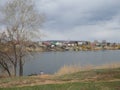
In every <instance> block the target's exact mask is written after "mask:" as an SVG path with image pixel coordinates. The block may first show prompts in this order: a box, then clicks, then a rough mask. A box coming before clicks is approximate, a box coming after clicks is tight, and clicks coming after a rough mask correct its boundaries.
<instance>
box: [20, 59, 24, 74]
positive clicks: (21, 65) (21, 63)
mask: <svg viewBox="0 0 120 90" xmlns="http://www.w3.org/2000/svg"><path fill="white" fill-rule="evenodd" d="M19 76H23V62H22V58H20V60H19Z"/></svg>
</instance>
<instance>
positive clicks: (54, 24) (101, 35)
mask: <svg viewBox="0 0 120 90" xmlns="http://www.w3.org/2000/svg"><path fill="white" fill-rule="evenodd" d="M2 1H4V0H2ZM35 2H36V6H37V9H38V10H39V12H41V13H44V14H45V16H46V19H45V22H44V24H43V26H42V27H41V28H40V31H41V32H42V33H44V34H45V36H44V37H43V38H42V39H43V40H87V41H88V40H90V41H94V40H98V41H102V40H107V41H110V42H120V0H35Z"/></svg>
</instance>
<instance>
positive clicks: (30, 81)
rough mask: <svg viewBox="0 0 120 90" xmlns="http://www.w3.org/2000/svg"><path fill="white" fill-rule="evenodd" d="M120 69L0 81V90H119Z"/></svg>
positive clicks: (3, 79)
mask: <svg viewBox="0 0 120 90" xmlns="http://www.w3.org/2000/svg"><path fill="white" fill-rule="evenodd" d="M119 83H120V67H119V68H111V69H92V70H88V71H79V72H75V73H71V74H65V75H38V76H27V77H20V78H17V77H16V78H2V79H0V90H16V89H17V90H79V89H82V90H120V85H119Z"/></svg>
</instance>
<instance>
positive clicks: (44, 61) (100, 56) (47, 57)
mask: <svg viewBox="0 0 120 90" xmlns="http://www.w3.org/2000/svg"><path fill="white" fill-rule="evenodd" d="M117 62H120V51H119V50H106V51H79V52H43V53H34V55H33V56H30V57H27V60H26V63H25V65H24V75H29V74H31V73H37V74H39V73H40V72H41V71H43V72H44V73H49V74H52V73H55V72H57V71H58V70H59V69H60V67H62V66H64V65H72V64H75V65H81V66H86V65H95V66H97V65H103V64H109V63H117Z"/></svg>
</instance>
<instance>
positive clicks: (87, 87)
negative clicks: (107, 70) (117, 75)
mask: <svg viewBox="0 0 120 90" xmlns="http://www.w3.org/2000/svg"><path fill="white" fill-rule="evenodd" d="M0 90H120V81H114V82H84V83H81V82H75V83H66V84H49V85H40V86H32V87H30V86H28V87H22V88H3V89H2V88H1V89H0Z"/></svg>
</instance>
